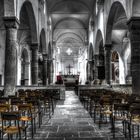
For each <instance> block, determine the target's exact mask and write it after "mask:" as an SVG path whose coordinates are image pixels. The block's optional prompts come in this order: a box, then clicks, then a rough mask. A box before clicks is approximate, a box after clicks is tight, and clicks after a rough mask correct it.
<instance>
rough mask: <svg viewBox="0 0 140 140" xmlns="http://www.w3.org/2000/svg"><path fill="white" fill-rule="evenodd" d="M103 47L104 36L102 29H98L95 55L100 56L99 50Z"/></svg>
mask: <svg viewBox="0 0 140 140" xmlns="http://www.w3.org/2000/svg"><path fill="white" fill-rule="evenodd" d="M101 45H103V35H102V32H101V30H100V29H98V31H97V34H96V42H95V54H99V48H100V47H101Z"/></svg>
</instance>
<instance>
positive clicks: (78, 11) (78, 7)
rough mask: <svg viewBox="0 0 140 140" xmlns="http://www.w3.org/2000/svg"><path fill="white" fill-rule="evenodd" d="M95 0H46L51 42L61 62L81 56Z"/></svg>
mask: <svg viewBox="0 0 140 140" xmlns="http://www.w3.org/2000/svg"><path fill="white" fill-rule="evenodd" d="M95 2H96V0H48V1H47V7H48V11H49V15H50V18H51V23H52V30H53V40H54V41H55V43H56V49H57V50H58V51H57V52H58V56H59V58H60V59H62V60H65V61H66V60H67V59H68V60H70V59H71V60H73V59H75V58H78V57H79V55H81V53H82V51H83V49H84V48H85V41H86V40H87V37H88V28H89V19H90V16H91V13H92V11H93V9H94V4H95Z"/></svg>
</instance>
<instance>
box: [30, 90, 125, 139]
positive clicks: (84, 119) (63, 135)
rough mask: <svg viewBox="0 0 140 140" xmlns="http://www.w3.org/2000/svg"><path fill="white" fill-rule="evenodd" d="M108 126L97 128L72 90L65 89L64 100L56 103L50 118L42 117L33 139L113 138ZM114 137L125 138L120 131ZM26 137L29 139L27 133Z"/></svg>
mask: <svg viewBox="0 0 140 140" xmlns="http://www.w3.org/2000/svg"><path fill="white" fill-rule="evenodd" d="M109 127H110V125H109V124H104V125H102V127H101V129H99V126H98V124H95V123H94V122H93V119H92V118H91V117H90V115H89V113H88V112H87V111H86V110H85V109H84V107H83V105H82V104H81V102H80V101H79V98H78V97H77V95H75V93H74V91H66V95H65V100H64V101H59V102H58V103H57V105H56V108H55V111H54V114H53V115H52V117H51V119H49V118H48V116H47V115H45V116H44V117H43V124H42V125H41V128H38V129H37V133H36V134H35V136H34V139H33V140H113V137H112V133H110V129H109ZM116 137H117V138H115V139H116V140H124V139H125V138H124V136H123V134H122V133H121V131H118V132H117V134H116ZM28 139H30V140H31V137H30V136H29V134H28ZM126 140H128V139H126Z"/></svg>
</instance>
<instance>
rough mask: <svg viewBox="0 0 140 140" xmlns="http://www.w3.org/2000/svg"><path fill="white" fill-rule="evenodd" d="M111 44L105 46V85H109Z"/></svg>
mask: <svg viewBox="0 0 140 140" xmlns="http://www.w3.org/2000/svg"><path fill="white" fill-rule="evenodd" d="M111 49H112V45H111V44H106V45H105V79H106V82H107V84H111Z"/></svg>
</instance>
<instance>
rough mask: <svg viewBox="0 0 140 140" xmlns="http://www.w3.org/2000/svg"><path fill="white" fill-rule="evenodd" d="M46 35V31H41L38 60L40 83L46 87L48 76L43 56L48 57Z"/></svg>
mask: <svg viewBox="0 0 140 140" xmlns="http://www.w3.org/2000/svg"><path fill="white" fill-rule="evenodd" d="M46 53H47V52H46V34H45V29H42V30H41V33H40V45H39V59H38V81H39V85H46V74H45V73H44V72H45V69H46V68H45V67H46V66H45V64H44V62H43V61H45V60H43V57H44V56H43V55H46Z"/></svg>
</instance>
